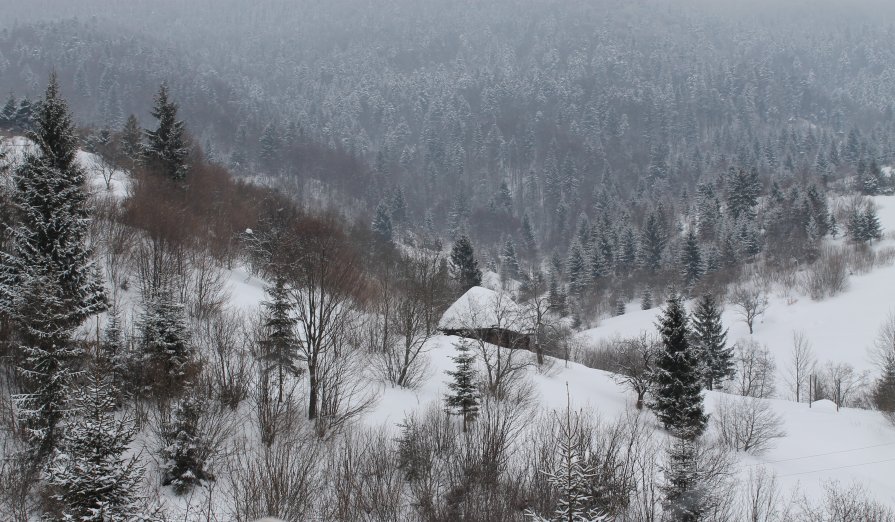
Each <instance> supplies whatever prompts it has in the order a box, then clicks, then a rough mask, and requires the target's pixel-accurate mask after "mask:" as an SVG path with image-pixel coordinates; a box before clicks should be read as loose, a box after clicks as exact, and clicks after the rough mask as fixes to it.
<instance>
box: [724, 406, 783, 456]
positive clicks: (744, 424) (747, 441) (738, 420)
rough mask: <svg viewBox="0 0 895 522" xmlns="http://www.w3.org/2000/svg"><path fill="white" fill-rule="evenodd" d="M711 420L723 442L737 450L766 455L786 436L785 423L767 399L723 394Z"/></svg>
mask: <svg viewBox="0 0 895 522" xmlns="http://www.w3.org/2000/svg"><path fill="white" fill-rule="evenodd" d="M711 419H712V423H713V424H714V425H715V429H716V431H717V433H718V438H719V440H720V441H721V443H722V444H724V445H725V446H727V447H729V448H731V449H733V450H736V451H744V452H746V453H751V454H758V453H762V452H763V451H765V450H767V449H768V448H769V447H770V445H771V443H772V442H773V440H774V439H776V438H780V437H783V436H785V435H786V433H785V432H784V431H783V430H782V428H781V426H782V424H783V420H782V419H781V418H780V416H779V415H777V414H776V413H774V410H773V408H771V405H770V404H769V403H768V401H766V400H763V399H756V398H753V397H735V396H728V395H723V396H722V397H721V399H720V400H719V401H718V404H717V407H716V408H715V412H714V414H713V415H712V417H711Z"/></svg>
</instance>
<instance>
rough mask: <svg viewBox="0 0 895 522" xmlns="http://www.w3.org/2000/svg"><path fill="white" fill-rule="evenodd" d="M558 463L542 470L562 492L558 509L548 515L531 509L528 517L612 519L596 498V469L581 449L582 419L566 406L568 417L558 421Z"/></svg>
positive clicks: (542, 521) (563, 521)
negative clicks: (594, 493)
mask: <svg viewBox="0 0 895 522" xmlns="http://www.w3.org/2000/svg"><path fill="white" fill-rule="evenodd" d="M558 426H559V437H558V439H559V440H558V441H557V442H558V444H557V451H558V453H559V454H558V455H557V456H558V457H559V458H558V459H557V461H558V462H557V465H556V466H555V468H554V469H552V470H546V471H545V470H541V472H542V473H544V474H545V475H546V476H547V482H548V483H549V484H550V486H551V487H552V488H553V489H554V491H555V492H556V493H557V495H558V499H557V503H556V508H555V509H554V511H553V513H552V514H550V515H548V516H541V515H538V514H537V513H534V512H533V511H531V510H527V511H526V512H525V516H526V517H528V518H531V519H533V520H535V521H536V522H600V521H604V520H609V515H608V514H606V513H605V512H604V511H603V510H602V509H600V508H599V507H598V506H597V505H596V502H595V501H594V498H593V496H592V495H591V491H593V489H594V484H593V483H594V480H595V478H596V476H597V474H596V470H594V468H593V467H592V466H590V465H588V464H587V463H586V461H585V459H586V455H584V451H583V450H582V448H581V428H580V418H579V416H578V415H577V414H574V415H573V414H572V412H571V407H570V406H569V405H567V406H566V414H565V418H564V419H561V420H560V421H559V423H558Z"/></svg>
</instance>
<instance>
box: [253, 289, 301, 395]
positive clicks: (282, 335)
mask: <svg viewBox="0 0 895 522" xmlns="http://www.w3.org/2000/svg"><path fill="white" fill-rule="evenodd" d="M266 291H267V295H268V300H267V301H264V302H263V303H262V306H263V307H264V319H263V323H262V325H263V327H264V338H263V339H262V341H261V360H262V361H263V363H264V366H265V367H264V371H265V372H267V373H275V375H276V382H277V402H280V403H281V402H283V399H284V397H283V389H284V386H285V380H286V377H287V376H288V375H298V374H299V373H300V372H301V369H300V368H299V366H298V358H299V355H298V340H297V339H296V338H295V330H294V328H295V323H296V319H295V318H294V317H293V316H292V306H291V305H290V303H289V289H288V288H287V287H286V279H285V278H284V277H282V276H276V277H275V279H274V284H272V285H269V286H268V287H267V288H266Z"/></svg>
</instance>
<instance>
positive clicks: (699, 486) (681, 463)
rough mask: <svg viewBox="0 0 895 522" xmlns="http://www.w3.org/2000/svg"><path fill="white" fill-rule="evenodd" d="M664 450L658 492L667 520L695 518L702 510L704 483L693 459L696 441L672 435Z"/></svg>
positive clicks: (677, 521) (690, 521)
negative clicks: (660, 483) (663, 462)
mask: <svg viewBox="0 0 895 522" xmlns="http://www.w3.org/2000/svg"><path fill="white" fill-rule="evenodd" d="M669 444H670V445H669V447H668V449H667V450H666V460H665V465H664V466H663V470H662V471H663V472H664V477H665V482H664V484H663V485H662V492H663V494H664V496H665V502H664V503H663V506H662V507H663V508H664V512H665V514H666V515H667V517H668V518H667V520H673V521H674V522H698V521H699V520H701V519H702V514H703V512H704V511H705V508H704V501H705V497H706V492H705V487H704V484H703V483H702V480H701V477H700V474H699V470H698V466H697V462H696V442H695V441H694V440H692V439H690V438H689V437H688V436H673V437H671V440H670V441H669Z"/></svg>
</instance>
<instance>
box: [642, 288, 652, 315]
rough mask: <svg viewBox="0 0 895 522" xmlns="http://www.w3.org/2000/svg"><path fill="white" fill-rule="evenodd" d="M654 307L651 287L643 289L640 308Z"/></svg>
mask: <svg viewBox="0 0 895 522" xmlns="http://www.w3.org/2000/svg"><path fill="white" fill-rule="evenodd" d="M652 307H653V293H652V291H651V290H650V289H649V288H644V289H643V294H641V295H640V309H641V310H649V309H651V308H652Z"/></svg>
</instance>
